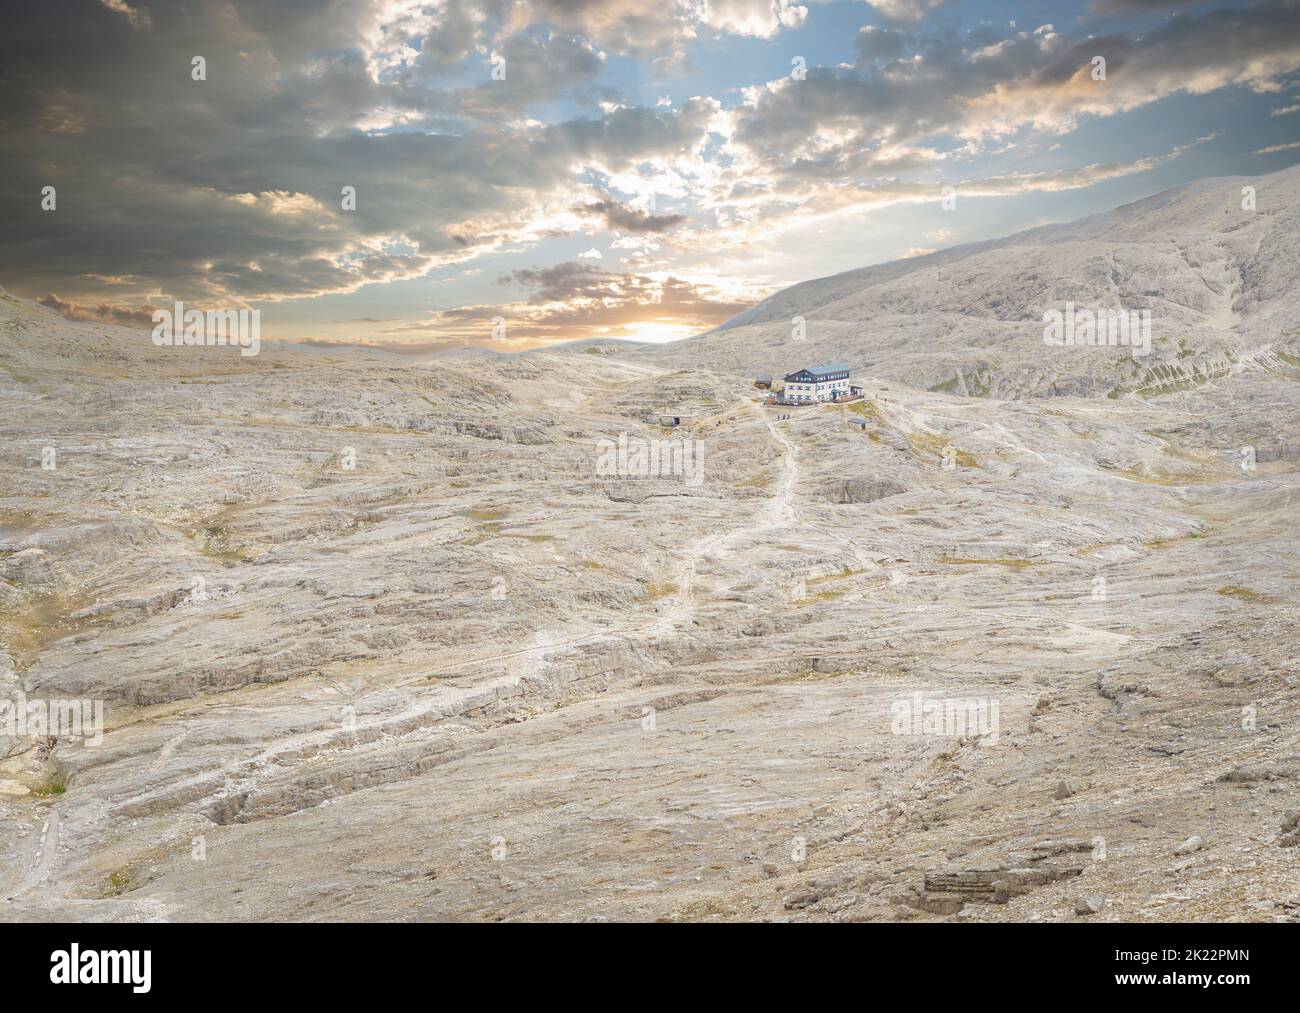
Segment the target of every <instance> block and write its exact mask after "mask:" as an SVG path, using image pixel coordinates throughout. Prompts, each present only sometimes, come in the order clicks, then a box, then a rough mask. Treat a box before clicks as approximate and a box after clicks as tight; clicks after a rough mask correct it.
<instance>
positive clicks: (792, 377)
mask: <svg viewBox="0 0 1300 1013" xmlns="http://www.w3.org/2000/svg"><path fill="white" fill-rule="evenodd" d="M836 373H843V374H844V375H845V376H848V375H849V367H848V366H842V365H840V364H839V363H832V364H831V365H829V366H810V367H808V368H807V369H796V370H795V371H794V372H793V373H787V374H786V375H785V378H786V380H787V381H791V382H798V379H799V377H801V376H805V375H806V376H811V377H812V378H813V379H814V380H820V379H821V378H822V377H827V376H834V375H835V374H836Z"/></svg>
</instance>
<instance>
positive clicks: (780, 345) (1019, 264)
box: [646, 166, 1300, 397]
mask: <svg viewBox="0 0 1300 1013" xmlns="http://www.w3.org/2000/svg"><path fill="white" fill-rule="evenodd" d="M1243 187H1251V188H1253V191H1254V193H1253V200H1254V206H1253V209H1249V210H1248V209H1246V208H1244V207H1243V206H1242V205H1243V201H1246V200H1247V197H1246V195H1243ZM961 208H962V203H961V198H960V195H958V200H957V205H956V207H955V208H954V209H953V210H952V211H951V212H949V213H950V214H952V215H954V216H959V215H960V214H961ZM1067 301H1071V302H1073V303H1074V304H1075V305H1076V306H1077V307H1079V308H1085V307H1087V308H1091V309H1092V310H1094V311H1099V310H1118V309H1121V308H1122V309H1125V310H1133V311H1142V310H1148V311H1150V314H1151V332H1152V343H1153V349H1152V354H1151V355H1150V356H1149V357H1147V358H1134V357H1133V356H1132V355H1131V354H1130V352H1129V350H1128V349H1125V348H1120V349H1109V350H1107V349H1100V348H1056V347H1049V346H1045V345H1044V343H1043V327H1044V324H1043V314H1044V313H1045V312H1046V311H1048V310H1052V309H1056V310H1058V311H1059V310H1062V309H1063V308H1064V304H1065V303H1066V302H1067ZM797 320H802V321H803V326H802V331H800V329H799V327H798V324H797V322H796V321H797ZM800 333H802V338H800V337H799V334H800ZM1297 344H1300V166H1293V167H1292V168H1290V169H1286V170H1283V171H1281V172H1276V173H1273V174H1272V175H1268V176H1260V177H1240V178H1233V179H1213V180H1203V181H1200V182H1197V183H1193V184H1189V185H1187V186H1183V187H1178V188H1176V189H1173V190H1168V191H1165V192H1163V193H1159V194H1156V195H1154V196H1152V197H1148V198H1146V199H1144V200H1140V201H1136V202H1134V203H1132V204H1128V205H1125V206H1124V207H1121V208H1117V209H1116V210H1114V211H1110V212H1108V213H1106V214H1101V215H1095V216H1093V217H1090V218H1085V219H1083V220H1081V221H1078V222H1072V223H1069V224H1065V225H1048V226H1044V227H1041V228H1036V229H1031V230H1030V231H1028V232H1023V233H1019V234H1017V235H1014V236H1010V237H1008V238H1005V239H996V240H991V241H989V242H984V243H976V244H973V245H969V246H958V247H953V248H951V249H948V250H943V251H941V252H939V253H933V254H930V255H928V256H921V257H915V258H912V259H909V260H901V261H895V262H892V263H889V264H881V265H878V266H875V267H868V268H863V269H861V270H857V271H849V272H846V273H844V274H837V275H835V276H833V277H830V278H820V279H817V280H814V281H808V282H804V283H803V284H800V285H795V286H793V287H791V288H788V289H785V290H784V291H781V292H778V293H777V294H776V295H774V296H771V297H770V298H768V299H766V300H765V301H763V302H762V303H760V304H759V305H757V306H755V307H754V308H753V309H751V310H748V311H746V312H745V313H742V314H741V315H740V316H738V317H735V318H733V319H732V320H730V321H728V322H727V323H726V324H723V325H722V326H721V327H720V328H719V329H718V330H716V331H713V332H710V333H708V334H705V335H703V336H700V337H697V338H694V339H691V340H689V341H684V342H680V343H678V344H676V345H673V346H671V347H670V348H669V349H668V350H667V351H666V353H665V354H663V355H659V354H657V350H655V351H651V352H648V353H646V354H648V355H653V356H654V357H655V358H656V359H666V360H667V361H669V362H672V363H679V364H686V363H690V364H693V365H696V366H707V367H709V368H713V369H717V370H722V371H725V372H731V373H738V374H741V375H753V374H754V373H757V372H768V373H772V374H774V375H780V374H781V373H784V372H788V371H789V370H790V369H793V368H796V366H797V365H802V364H804V363H805V362H808V363H811V362H813V361H817V362H841V361H842V362H845V363H847V364H848V365H850V366H853V367H854V368H856V369H859V370H865V371H867V372H870V373H871V374H872V375H876V376H881V377H884V378H889V379H895V380H900V381H905V382H907V383H909V384H910V385H913V386H917V387H921V388H926V389H936V390H943V391H949V392H954V393H968V394H978V395H980V396H990V397H1031V396H1032V397H1036V396H1052V395H1058V394H1098V393H1108V392H1110V391H1113V390H1115V389H1116V388H1134V389H1136V388H1139V387H1143V386H1163V385H1165V384H1166V383H1168V382H1170V381H1171V380H1173V381H1174V382H1180V381H1190V382H1200V381H1199V375H1201V374H1203V373H1204V372H1206V371H1210V372H1212V373H1214V372H1222V371H1223V369H1224V365H1223V362H1224V360H1225V358H1226V359H1227V360H1228V361H1230V362H1233V363H1236V362H1239V361H1244V362H1245V363H1246V364H1248V365H1250V364H1253V363H1255V362H1256V360H1257V359H1259V358H1261V357H1262V358H1263V359H1264V361H1266V362H1271V361H1272V360H1273V355H1274V353H1275V352H1276V351H1277V350H1278V349H1279V348H1281V349H1282V350H1283V351H1286V350H1287V348H1288V347H1289V349H1290V352H1291V354H1294V350H1295V348H1296V346H1297ZM792 363H794V364H795V365H792Z"/></svg>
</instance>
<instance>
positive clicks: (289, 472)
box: [0, 172, 1300, 921]
mask: <svg viewBox="0 0 1300 1013" xmlns="http://www.w3.org/2000/svg"><path fill="white" fill-rule="evenodd" d="M1296 179H1297V177H1296V175H1295V174H1294V172H1292V173H1291V174H1289V175H1288V174H1285V173H1284V174H1278V175H1275V176H1273V177H1265V178H1263V179H1261V180H1260V181H1258V192H1259V207H1258V210H1257V211H1256V212H1255V217H1253V218H1245V217H1240V218H1239V217H1237V216H1236V215H1235V214H1234V213H1232V212H1231V211H1230V210H1229V213H1227V214H1223V213H1222V212H1223V207H1224V204H1223V202H1224V201H1225V200H1226V199H1227V198H1228V197H1229V196H1231V191H1232V190H1234V189H1236V190H1239V189H1240V187H1239V186H1238V185H1237V183H1236V181H1233V182H1230V183H1227V182H1213V183H1210V184H1205V185H1203V186H1200V187H1193V188H1188V189H1185V190H1182V191H1177V192H1174V193H1171V194H1169V195H1161V196H1159V197H1157V198H1152V199H1151V200H1149V201H1146V202H1139V204H1137V205H1133V206H1131V207H1129V208H1127V209H1121V210H1120V211H1119V212H1116V213H1114V214H1113V215H1112V216H1102V218H1099V219H1094V220H1091V221H1090V222H1084V223H1078V224H1077V225H1075V226H1069V227H1054V228H1053V229H1048V230H1038V232H1037V233H1030V234H1027V235H1026V236H1021V237H1014V238H1013V240H1008V241H1004V242H1003V244H1002V246H998V245H997V244H987V245H986V247H985V248H983V249H978V248H977V249H968V250H966V251H964V252H960V251H951V252H949V253H946V254H940V255H937V256H936V257H933V258H924V259H920V260H917V261H909V262H905V263H903V264H900V265H886V266H885V267H882V268H874V269H870V270H868V271H866V272H855V273H854V275H853V276H840V277H839V278H838V279H827V280H825V281H823V282H817V283H810V284H809V285H808V286H799V287H797V288H795V289H792V290H790V291H789V292H788V293H782V294H781V295H778V296H776V297H774V298H773V299H772V300H770V301H769V302H768V303H766V304H765V305H764V306H762V307H759V308H758V309H757V310H756V311H755V312H754V314H753V315H752V316H751V317H750V318H749V319H748V320H747V321H742V322H739V323H737V324H736V326H733V327H730V328H728V329H726V330H723V331H721V332H718V333H716V334H713V335H709V336H706V337H703V338H700V339H695V340H693V341H691V342H686V343H682V344H680V345H677V346H671V347H666V348H657V349H643V350H630V349H604V348H586V349H573V350H568V351H555V352H547V353H532V354H527V355H522V356H510V357H500V358H490V359H488V358H484V357H482V356H475V357H471V358H457V357H454V356H444V357H440V358H438V359H437V360H433V361H430V362H427V363H412V362H410V361H409V360H407V359H404V358H402V357H399V356H390V355H385V354H383V353H380V352H373V351H367V350H359V349H339V350H337V351H334V350H320V349H315V350H306V349H295V348H283V347H271V346H267V347H265V348H264V349H263V352H262V354H261V355H259V356H257V357H254V358H241V357H239V356H238V355H237V354H232V353H231V352H230V350H227V349H218V348H211V349H208V348H176V349H158V348H155V347H153V346H152V344H151V343H150V341H149V337H148V335H147V333H144V332H135V331H128V330H124V329H120V328H113V327H103V326H96V325H88V324H74V323H69V322H67V321H65V320H62V319H60V318H58V317H56V316H54V315H53V314H52V313H50V312H49V311H47V310H44V309H42V308H40V307H36V306H34V305H32V304H31V303H28V302H24V301H22V300H18V299H13V298H11V297H3V298H0V437H2V438H3V445H4V448H5V449H4V452H3V453H2V454H0V700H6V699H9V700H13V699H16V698H17V697H18V695H19V694H20V693H21V694H25V696H26V698H28V699H30V700H42V701H49V700H61V699H75V700H93V701H99V702H100V703H102V704H103V706H104V715H105V726H106V727H105V729H104V734H103V736H102V741H98V742H96V741H92V740H91V739H89V738H86V737H80V738H79V737H75V736H68V735H48V734H8V735H6V734H5V730H4V727H3V726H2V725H0V918H2V919H8V920H35V919H50V918H55V919H68V920H118V919H120V920H135V919H222V920H225V919H267V920H269V919H347V920H359V919H381V918H382V919H473V920H507V919H611V920H614V919H667V920H699V919H706V920H723V919H796V920H864V919H900V920H911V919H943V918H958V919H962V920H969V921H984V920H1006V919H1050V920H1072V919H1078V918H1093V919H1117V920H1125V921H1161V920H1171V919H1190V920H1206V921H1212V920H1224V919H1251V920H1266V921H1267V920H1291V919H1295V918H1296V917H1297V912H1300V879H1297V876H1296V862H1297V859H1298V858H1300V848H1297V847H1296V846H1295V845H1296V844H1297V843H1300V835H1298V833H1297V829H1296V820H1297V811H1300V797H1298V795H1297V784H1298V783H1300V740H1297V736H1296V730H1295V723H1294V715H1295V714H1296V712H1297V707H1298V705H1300V684H1298V682H1297V680H1298V679H1300V669H1297V662H1296V651H1295V645H1296V643H1297V641H1298V639H1300V637H1298V634H1300V629H1298V626H1300V613H1298V611H1297V598H1296V587H1297V578H1298V577H1300V552H1298V551H1297V542H1296V537H1295V531H1296V521H1297V519H1298V518H1300V477H1298V475H1297V462H1298V461H1300V410H1298V409H1300V369H1297V368H1296V366H1297V360H1296V359H1294V358H1292V357H1291V356H1292V353H1291V352H1290V351H1288V348H1290V347H1293V346H1289V345H1288V344H1287V342H1286V335H1285V333H1284V332H1283V330H1282V329H1283V327H1285V326H1286V325H1287V311H1286V307H1287V306H1288V305H1292V304H1293V302H1294V299H1295V288H1294V286H1291V287H1290V288H1288V287H1287V285H1286V283H1285V278H1286V272H1288V271H1294V270H1295V266H1296V259H1295V257H1294V255H1293V254H1294V244H1295V241H1296V233H1295V231H1294V229H1293V230H1292V231H1291V232H1290V233H1289V234H1288V233H1287V231H1286V229H1285V228H1284V227H1283V226H1284V225H1285V224H1286V223H1287V222H1292V223H1294V221H1295V216H1296V208H1297V206H1298V205H1300V202H1298V201H1297V200H1296V199H1295V197H1294V189H1295V185H1296ZM1243 185H1244V184H1243ZM1288 188H1289V189H1288ZM1238 200H1239V198H1238ZM1215 201H1219V204H1217V205H1216V204H1215ZM1216 207H1217V208H1218V210H1217V211H1216V210H1215V208H1216ZM1215 215H1218V218H1215ZM1103 220H1106V221H1108V222H1109V223H1110V224H1109V225H1107V226H1105V227H1104V228H1103V227H1102V226H1101V225H1100V224H1099V223H1100V222H1102V221H1103ZM1157 222H1160V223H1164V224H1163V225H1161V228H1163V229H1164V230H1165V231H1166V232H1167V233H1168V235H1166V236H1163V237H1162V236H1160V235H1158V234H1157V229H1156V224H1157ZM1214 222H1219V225H1218V226H1216V227H1214V228H1209V227H1208V225H1207V224H1206V223H1214ZM1180 223H1181V224H1180ZM1202 227H1205V228H1206V229H1207V231H1206V232H1205V233H1204V235H1203V236H1202V237H1201V238H1200V239H1199V240H1197V239H1196V238H1195V234H1196V230H1197V229H1198V228H1202ZM1070 230H1074V231H1073V232H1071V231H1070ZM1035 236H1036V237H1037V238H1034V237H1035ZM1049 240H1050V241H1049ZM1049 249H1050V252H1051V254H1052V256H1050V257H1049V256H1048V255H1047V253H1045V252H1044V251H1048V250H1049ZM1139 254H1141V256H1139ZM1288 257H1289V259H1288ZM1030 271H1036V272H1037V275H1038V276H1037V278H1035V279H1032V281H1031V280H1029V278H1028V272H1030ZM941 274H942V278H941V277H940V275H941ZM1017 280H1018V281H1019V283H1017ZM1198 286H1199V287H1198ZM1148 289H1151V290H1154V291H1156V292H1158V293H1159V295H1147V296H1145V298H1148V299H1150V300H1152V301H1153V304H1155V305H1157V306H1158V307H1159V308H1160V316H1159V318H1158V319H1164V318H1166V317H1167V318H1170V319H1173V318H1175V317H1178V315H1179V314H1181V317H1178V318H1179V319H1183V320H1184V321H1185V325H1186V328H1187V331H1186V334H1185V335H1183V334H1182V333H1181V332H1180V333H1179V334H1178V335H1176V334H1175V333H1174V331H1171V330H1162V331H1160V332H1159V334H1160V341H1161V344H1160V354H1161V355H1165V356H1170V355H1172V356H1173V357H1172V358H1167V359H1165V360H1162V361H1168V362H1177V361H1183V362H1186V361H1188V360H1196V358H1197V357H1198V356H1203V355H1208V354H1209V350H1210V349H1212V348H1215V347H1220V346H1222V347H1227V348H1230V349H1231V350H1233V351H1234V352H1235V353H1236V354H1237V358H1235V359H1234V360H1233V362H1234V367H1235V368H1227V369H1225V370H1223V371H1222V372H1207V373H1206V374H1205V375H1203V376H1201V377H1197V378H1193V379H1188V378H1186V377H1183V378H1182V379H1180V378H1179V377H1178V376H1174V375H1172V374H1171V375H1170V376H1168V377H1166V378H1165V380H1164V381H1163V382H1159V383H1155V382H1153V383H1148V384H1138V385H1137V386H1131V385H1132V383H1133V381H1134V379H1140V376H1141V374H1136V375H1135V374H1134V373H1133V372H1132V371H1133V369H1134V367H1132V366H1131V365H1130V362H1131V361H1132V360H1131V357H1128V355H1127V352H1116V351H1114V350H1110V351H1108V350H1105V349H1084V348H1081V349H1058V348H1045V347H1044V346H1043V344H1042V342H1041V337H1040V336H1039V334H1040V332H1041V325H1040V324H1035V323H1031V322H1030V321H1028V320H1026V319H1025V318H1026V317H1027V316H1032V315H1033V313H1034V312H1035V311H1036V309H1037V308H1038V307H1039V306H1041V305H1042V304H1043V301H1044V300H1045V299H1047V298H1048V296H1049V295H1050V296H1051V298H1061V299H1068V298H1073V299H1074V300H1075V301H1076V302H1079V301H1082V300H1084V299H1095V300H1099V301H1100V300H1103V299H1104V298H1108V297H1112V296H1114V295H1115V294H1117V293H1118V294H1119V295H1120V296H1121V297H1122V298H1123V299H1125V300H1128V299H1137V298H1138V297H1139V295H1140V293H1141V292H1144V291H1147V290H1148ZM995 300H996V302H995ZM795 310H799V311H801V312H803V313H804V314H805V315H806V317H807V324H808V327H807V341H806V343H796V344H795V345H794V346H789V345H788V344H782V341H783V340H784V341H785V342H787V343H788V341H789V327H788V320H786V315H787V314H794V312H795ZM1022 331H1024V333H1025V334H1026V335H1027V336H1026V337H1025V343H1024V344H1023V346H1022V345H1021V344H1019V343H1018V342H1019V341H1020V335H1021V332H1022ZM782 332H783V333H784V335H785V337H784V339H782V337H781V334H782ZM1177 336H1183V337H1186V338H1187V342H1186V343H1185V345H1184V347H1183V351H1185V352H1189V353H1190V354H1187V355H1183V356H1182V358H1181V359H1179V357H1178V355H1177V353H1175V352H1173V346H1171V345H1170V344H1169V342H1170V341H1173V340H1174V339H1175V337H1177ZM1216 342H1218V344H1217V345H1216ZM1247 352H1249V353H1251V354H1250V355H1249V356H1247V355H1246V354H1245V353H1247ZM1063 353H1069V354H1068V355H1066V354H1063ZM830 358H844V359H845V360H847V361H848V362H850V364H852V365H853V366H854V367H855V377H856V378H857V379H858V380H860V381H861V382H862V384H863V385H864V387H865V388H866V391H865V393H866V397H865V398H864V400H863V401H860V402H857V403H855V404H854V405H851V406H819V407H811V408H805V409H798V410H789V411H773V410H771V409H767V408H764V407H763V406H762V405H761V403H760V399H759V398H758V396H757V395H756V392H755V391H754V390H753V389H752V387H751V386H750V384H749V382H748V380H747V375H748V374H749V373H750V372H751V371H752V370H754V369H755V368H757V367H758V366H760V365H763V366H766V367H767V368H768V370H769V371H771V372H780V371H782V370H783V369H784V368H786V366H787V364H789V368H794V366H795V365H799V364H802V363H803V362H804V361H806V360H809V359H830ZM976 367H980V368H979V369H977V368H976ZM981 370H982V372H981ZM954 375H956V376H958V377H961V382H959V383H957V384H950V383H948V381H950V380H953V378H954ZM980 375H982V376H984V377H985V379H984V380H983V381H982V382H979V383H977V382H976V381H975V380H974V379H973V378H974V377H977V376H980ZM904 381H907V382H904ZM930 381H933V382H930ZM963 384H964V387H965V391H964V393H963V390H962V389H961V388H962V386H963ZM932 386H933V387H940V388H944V389H939V390H930V389H927V388H929V387H932ZM1107 393H1110V394H1112V395H1113V396H1110V397H1107V396H1104V395H1105V394H1107ZM1012 394H1015V395H1017V396H1014V397H1013V396H1011V395H1012ZM1048 395H1050V396H1048ZM665 409H670V410H675V411H678V412H681V413H684V414H686V415H687V420H686V423H685V425H684V426H683V429H682V430H680V431H678V432H676V433H672V432H669V431H667V430H665V429H663V428H661V427H660V426H659V425H657V424H655V422H654V413H655V412H657V411H660V410H665ZM786 414H789V415H790V416H791V417H790V418H789V419H781V418H779V416H782V415H786ZM647 420H650V421H647ZM620 437H623V438H624V440H625V441H638V440H672V439H684V438H689V439H691V440H695V441H699V443H698V446H699V447H700V448H701V449H702V455H703V456H702V461H703V474H702V479H703V480H702V481H701V482H699V483H698V484H694V483H691V482H688V481H685V480H684V476H682V475H672V474H669V475H664V476H660V477H637V476H636V475H631V474H626V473H624V474H613V475H611V474H609V473H608V470H607V469H605V468H604V467H603V465H602V458H601V456H600V455H601V452H602V451H601V447H602V446H607V444H605V443H604V442H603V441H610V442H613V443H617V442H618V441H619V439H620ZM669 446H670V447H671V444H669ZM1246 449H1249V451H1250V453H1249V455H1247V454H1246V453H1244V451H1245V450H1246ZM51 451H52V452H53V453H52V454H51ZM627 470H631V469H627ZM936 703H937V704H938V706H939V710H940V712H942V713H945V714H946V713H947V711H945V709H944V708H945V707H948V706H949V705H951V707H958V705H959V710H960V713H970V714H974V713H978V714H979V716H980V717H979V720H977V721H974V722H973V723H971V722H964V723H962V722H958V723H956V724H954V723H953V722H952V721H951V720H949V718H948V717H945V718H944V720H942V721H939V722H938V723H937V724H935V725H933V726H931V725H929V724H927V723H926V721H925V720H924V718H925V716H926V715H928V714H930V713H931V709H932V708H933V707H934V705H935V704H936ZM927 708H931V709H927ZM994 716H996V718H995V721H994V722H993V723H990V721H989V719H990V718H994ZM914 719H915V720H914Z"/></svg>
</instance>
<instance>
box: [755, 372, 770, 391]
mask: <svg viewBox="0 0 1300 1013" xmlns="http://www.w3.org/2000/svg"><path fill="white" fill-rule="evenodd" d="M754 386H755V387H758V388H761V389H762V390H771V389H772V378H771V377H770V376H768V374H766V373H759V374H758V376H756V377H754Z"/></svg>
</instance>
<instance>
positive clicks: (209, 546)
mask: <svg viewBox="0 0 1300 1013" xmlns="http://www.w3.org/2000/svg"><path fill="white" fill-rule="evenodd" d="M199 552H201V553H202V554H203V555H205V556H208V557H209V558H211V559H216V560H219V561H220V562H222V563H225V564H226V565H227V566H230V565H233V564H234V563H239V562H242V561H243V558H244V554H245V550H244V549H243V547H241V546H237V545H232V544H231V543H230V532H229V531H228V530H227V529H226V528H225V527H224V526H222V525H220V524H213V525H210V526H209V527H206V528H204V529H203V544H202V545H201V546H200V547H199Z"/></svg>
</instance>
